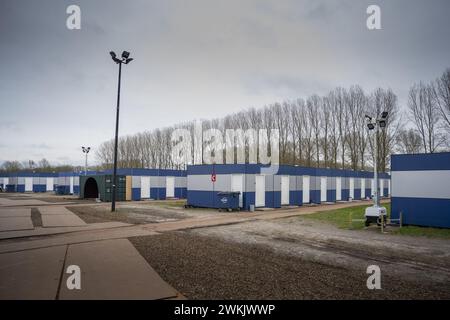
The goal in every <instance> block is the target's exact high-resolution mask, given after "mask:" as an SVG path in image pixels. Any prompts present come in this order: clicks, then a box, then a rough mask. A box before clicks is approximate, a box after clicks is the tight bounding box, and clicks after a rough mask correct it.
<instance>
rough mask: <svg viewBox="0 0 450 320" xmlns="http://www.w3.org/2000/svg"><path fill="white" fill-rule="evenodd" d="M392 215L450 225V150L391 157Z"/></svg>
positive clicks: (414, 222) (407, 221) (409, 221)
mask: <svg viewBox="0 0 450 320" xmlns="http://www.w3.org/2000/svg"><path fill="white" fill-rule="evenodd" d="M391 179H392V181H391V183H392V187H391V192H392V196H391V217H392V219H398V218H399V216H400V212H402V220H403V223H404V224H410V225H419V226H427V227H442V228H450V152H443V153H431V154H405V155H392V156H391Z"/></svg>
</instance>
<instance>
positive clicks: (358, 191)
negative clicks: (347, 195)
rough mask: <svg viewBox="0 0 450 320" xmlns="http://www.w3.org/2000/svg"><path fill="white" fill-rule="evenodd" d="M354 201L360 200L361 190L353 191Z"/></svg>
mask: <svg viewBox="0 0 450 320" xmlns="http://www.w3.org/2000/svg"><path fill="white" fill-rule="evenodd" d="M353 195H354V200H361V189H355V192H354V193H353Z"/></svg>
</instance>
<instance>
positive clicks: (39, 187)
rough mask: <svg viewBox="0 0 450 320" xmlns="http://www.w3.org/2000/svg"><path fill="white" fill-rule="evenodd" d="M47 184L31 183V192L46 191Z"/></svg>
mask: <svg viewBox="0 0 450 320" xmlns="http://www.w3.org/2000/svg"><path fill="white" fill-rule="evenodd" d="M46 191H47V186H46V185H45V184H33V192H46Z"/></svg>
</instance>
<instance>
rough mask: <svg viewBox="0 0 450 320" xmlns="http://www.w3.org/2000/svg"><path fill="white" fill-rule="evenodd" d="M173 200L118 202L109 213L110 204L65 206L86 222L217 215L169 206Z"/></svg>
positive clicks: (137, 220)
mask: <svg viewBox="0 0 450 320" xmlns="http://www.w3.org/2000/svg"><path fill="white" fill-rule="evenodd" d="M172 203H173V201H170V200H169V201H168V202H167V204H164V202H163V201H155V202H135V203H133V202H131V203H127V202H126V203H120V204H118V206H117V207H116V213H114V214H112V213H111V207H110V204H105V205H96V206H67V209H69V210H70V211H72V212H73V213H75V214H76V215H78V216H79V217H80V218H81V219H82V220H83V221H84V222H86V223H96V222H109V221H120V222H125V223H130V224H144V223H161V222H169V221H177V220H183V219H187V218H190V217H198V216H201V217H207V216H215V215H217V211H215V210H203V209H185V208H183V207H180V206H171V204H172Z"/></svg>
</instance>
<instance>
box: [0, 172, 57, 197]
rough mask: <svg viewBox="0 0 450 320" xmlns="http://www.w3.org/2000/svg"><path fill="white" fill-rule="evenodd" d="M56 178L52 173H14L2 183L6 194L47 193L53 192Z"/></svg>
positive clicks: (55, 174)
mask: <svg viewBox="0 0 450 320" xmlns="http://www.w3.org/2000/svg"><path fill="white" fill-rule="evenodd" d="M56 177H57V173H52V172H14V173H9V174H8V176H7V177H4V178H3V183H4V186H5V190H6V191H8V192H49V191H54V187H55V186H54V181H55V178H56Z"/></svg>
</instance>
